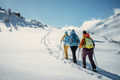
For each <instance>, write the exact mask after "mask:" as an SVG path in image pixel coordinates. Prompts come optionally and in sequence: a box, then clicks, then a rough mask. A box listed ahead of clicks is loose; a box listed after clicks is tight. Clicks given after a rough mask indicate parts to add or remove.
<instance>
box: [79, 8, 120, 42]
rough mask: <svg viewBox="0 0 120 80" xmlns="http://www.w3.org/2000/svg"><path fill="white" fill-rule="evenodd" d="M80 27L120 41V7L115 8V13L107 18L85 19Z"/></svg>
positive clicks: (111, 39) (113, 40)
mask: <svg viewBox="0 0 120 80" xmlns="http://www.w3.org/2000/svg"><path fill="white" fill-rule="evenodd" d="M80 29H81V30H87V31H89V32H90V33H93V34H96V35H99V36H103V37H105V38H106V39H108V40H109V41H112V42H119V43H120V9H115V10H114V15H112V16H110V17H108V18H107V19H106V20H100V19H98V20H96V19H92V20H89V21H85V22H84V23H83V25H82V26H81V27H80Z"/></svg>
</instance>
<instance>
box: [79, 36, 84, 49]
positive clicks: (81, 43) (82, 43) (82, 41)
mask: <svg viewBox="0 0 120 80" xmlns="http://www.w3.org/2000/svg"><path fill="white" fill-rule="evenodd" d="M84 42H85V39H84V38H82V40H81V42H80V45H79V48H82V46H83V45H84Z"/></svg>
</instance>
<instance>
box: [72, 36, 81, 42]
mask: <svg viewBox="0 0 120 80" xmlns="http://www.w3.org/2000/svg"><path fill="white" fill-rule="evenodd" d="M71 42H72V43H79V42H80V40H79V38H78V36H77V35H76V34H72V35H71Z"/></svg>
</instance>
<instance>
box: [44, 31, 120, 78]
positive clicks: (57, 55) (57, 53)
mask: <svg viewBox="0 0 120 80" xmlns="http://www.w3.org/2000/svg"><path fill="white" fill-rule="evenodd" d="M51 33H52V29H49V30H48V33H47V34H46V35H45V36H44V37H43V43H44V44H45V46H46V49H47V50H48V52H49V54H50V55H53V56H54V57H55V58H56V59H58V60H61V61H63V62H64V63H65V64H69V65H71V67H72V68H76V69H78V70H80V71H83V72H85V73H87V74H89V75H94V76H96V77H97V78H98V79H102V78H103V76H105V77H107V78H110V79H112V80H120V76H118V75H116V74H113V73H110V72H108V71H106V70H104V69H101V68H99V67H98V68H97V73H96V72H93V71H91V69H90V66H91V65H90V63H88V62H87V67H88V69H84V68H82V66H81V64H82V62H81V61H80V60H79V61H78V64H74V63H72V62H71V59H69V60H66V59H65V58H64V50H63V49H61V50H60V51H59V47H60V46H59V45H58V46H57V48H58V50H55V49H54V48H53V47H52V45H51V43H50V40H49V35H50V34H51ZM97 42H99V43H104V42H102V41H97ZM60 53H62V55H60Z"/></svg>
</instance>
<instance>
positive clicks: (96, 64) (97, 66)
mask: <svg viewBox="0 0 120 80" xmlns="http://www.w3.org/2000/svg"><path fill="white" fill-rule="evenodd" d="M93 55H94V59H95V63H96V66H97V67H98V65H97V60H96V57H95V53H93Z"/></svg>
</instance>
